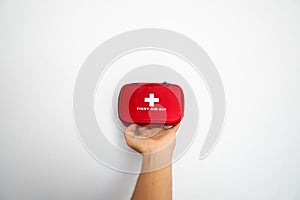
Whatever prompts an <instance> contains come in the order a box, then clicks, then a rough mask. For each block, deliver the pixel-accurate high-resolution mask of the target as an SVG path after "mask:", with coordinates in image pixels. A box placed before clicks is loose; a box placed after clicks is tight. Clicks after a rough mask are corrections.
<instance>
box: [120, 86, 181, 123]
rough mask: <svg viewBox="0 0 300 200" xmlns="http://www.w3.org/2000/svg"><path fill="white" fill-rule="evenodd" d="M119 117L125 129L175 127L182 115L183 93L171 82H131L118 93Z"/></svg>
mask: <svg viewBox="0 0 300 200" xmlns="http://www.w3.org/2000/svg"><path fill="white" fill-rule="evenodd" d="M118 114H119V118H120V120H121V122H122V123H123V124H124V125H125V126H128V125H130V124H132V123H135V124H138V125H140V126H147V125H149V124H151V125H164V126H175V125H176V124H178V123H179V122H180V121H181V119H182V118H183V116H184V94H183V90H182V88H181V87H180V86H179V85H176V84H171V83H167V82H164V83H130V84H126V85H124V86H123V87H122V88H121V90H120V93H119V100H118Z"/></svg>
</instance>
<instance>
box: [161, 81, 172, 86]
mask: <svg viewBox="0 0 300 200" xmlns="http://www.w3.org/2000/svg"><path fill="white" fill-rule="evenodd" d="M162 84H164V85H165V86H169V85H170V83H168V82H166V81H164V82H163V83H162Z"/></svg>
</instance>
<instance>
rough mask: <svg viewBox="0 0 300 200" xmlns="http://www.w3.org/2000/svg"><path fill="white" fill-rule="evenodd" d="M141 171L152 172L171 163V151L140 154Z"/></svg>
mask: <svg viewBox="0 0 300 200" xmlns="http://www.w3.org/2000/svg"><path fill="white" fill-rule="evenodd" d="M142 156H143V163H142V170H141V171H142V172H152V171H156V170H160V169H162V168H165V167H167V166H170V165H172V156H173V151H172V152H164V151H162V152H153V153H147V154H142Z"/></svg>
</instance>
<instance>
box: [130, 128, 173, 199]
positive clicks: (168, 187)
mask: <svg viewBox="0 0 300 200" xmlns="http://www.w3.org/2000/svg"><path fill="white" fill-rule="evenodd" d="M178 128H179V125H177V126H175V127H173V128H171V129H164V128H161V127H160V128H140V129H138V131H139V133H140V134H139V136H136V135H135V132H136V129H137V125H135V124H133V125H131V126H129V127H127V128H126V129H125V138H126V142H127V144H128V145H129V146H130V147H131V148H133V149H134V150H136V151H138V152H140V153H141V154H142V156H143V163H142V170H141V173H140V175H139V177H138V180H137V184H136V187H135V190H134V192H133V195H132V200H140V199H143V200H148V199H155V200H171V199H172V154H173V150H174V147H175V136H176V131H177V129H178Z"/></svg>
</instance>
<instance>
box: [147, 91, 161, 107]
mask: <svg viewBox="0 0 300 200" xmlns="http://www.w3.org/2000/svg"><path fill="white" fill-rule="evenodd" d="M145 102H149V106H154V102H159V98H154V94H153V93H150V96H149V98H145Z"/></svg>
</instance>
